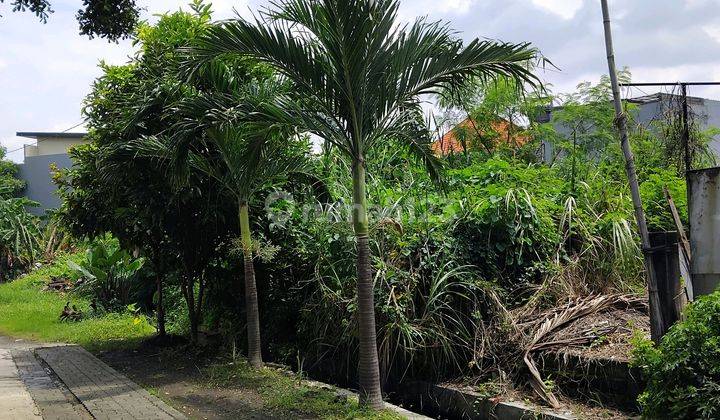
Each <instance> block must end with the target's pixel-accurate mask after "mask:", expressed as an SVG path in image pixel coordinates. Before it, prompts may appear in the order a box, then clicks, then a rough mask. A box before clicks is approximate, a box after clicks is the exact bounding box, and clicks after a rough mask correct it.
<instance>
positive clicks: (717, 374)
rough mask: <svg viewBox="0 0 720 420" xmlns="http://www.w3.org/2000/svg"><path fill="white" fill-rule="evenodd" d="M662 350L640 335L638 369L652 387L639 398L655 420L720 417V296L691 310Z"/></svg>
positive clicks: (666, 338)
mask: <svg viewBox="0 0 720 420" xmlns="http://www.w3.org/2000/svg"><path fill="white" fill-rule="evenodd" d="M685 316H686V319H685V321H683V322H681V323H678V324H676V325H674V326H673V327H672V328H670V331H668V333H667V334H666V335H665V336H664V337H663V339H662V341H661V343H660V345H659V346H657V347H656V346H654V345H653V344H652V342H651V341H650V340H648V339H647V338H644V337H642V336H641V335H639V334H636V335H635V337H634V338H633V344H634V347H635V348H634V350H633V361H632V363H633V365H635V366H638V367H640V368H642V369H643V372H644V374H645V376H646V378H647V388H646V389H645V392H643V393H642V394H641V395H640V397H639V402H640V405H641V406H642V410H643V415H644V416H646V417H649V418H676V419H680V418H682V419H686V418H718V416H720V292H715V293H713V294H711V295H709V296H704V297H701V298H699V299H698V300H696V301H695V302H694V303H692V304H691V305H690V306H689V307H688V308H687V310H686V312H685Z"/></svg>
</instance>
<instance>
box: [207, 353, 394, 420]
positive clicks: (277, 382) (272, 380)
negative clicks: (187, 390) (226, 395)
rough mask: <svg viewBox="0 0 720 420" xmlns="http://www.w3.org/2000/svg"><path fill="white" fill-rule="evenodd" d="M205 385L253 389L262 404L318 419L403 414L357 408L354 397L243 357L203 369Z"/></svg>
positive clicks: (390, 418)
mask: <svg viewBox="0 0 720 420" xmlns="http://www.w3.org/2000/svg"><path fill="white" fill-rule="evenodd" d="M204 373H205V374H206V375H207V377H208V382H209V385H211V386H215V387H239V388H250V389H254V390H256V391H257V392H258V393H259V394H260V396H261V397H262V399H263V403H264V405H265V406H266V407H268V408H270V409H273V410H277V411H281V412H285V413H295V414H306V415H307V414H309V415H314V416H317V417H319V418H321V419H380V420H394V419H403V418H404V417H402V416H400V415H398V414H396V413H394V412H391V411H388V410H382V411H374V410H368V409H363V408H360V407H359V406H358V404H357V401H352V400H349V399H346V398H341V397H338V396H337V395H336V394H335V393H334V392H331V391H330V390H327V389H323V388H318V387H314V386H310V385H308V384H307V383H305V382H304V381H301V380H300V378H299V377H298V378H293V377H292V376H289V375H288V374H286V373H283V372H281V371H278V370H276V369H272V368H263V369H261V370H256V369H252V368H251V367H250V365H249V364H248V363H247V361H245V360H242V359H241V360H237V361H233V362H231V361H226V362H218V363H214V364H212V365H210V366H209V367H207V368H206V369H205V372H204Z"/></svg>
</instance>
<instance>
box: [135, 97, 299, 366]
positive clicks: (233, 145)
mask: <svg viewBox="0 0 720 420" xmlns="http://www.w3.org/2000/svg"><path fill="white" fill-rule="evenodd" d="M210 105H214V106H217V105H221V102H220V101H218V100H217V97H216V98H213V99H209V96H203V95H199V96H196V97H194V98H191V99H189V100H188V101H187V102H185V103H184V104H183V105H182V112H184V115H185V118H186V121H188V122H186V124H189V121H191V120H193V117H192V115H193V114H192V112H200V114H197V115H196V117H195V119H194V120H195V121H196V122H197V126H195V129H197V128H198V127H203V126H204V127H205V130H204V132H203V134H202V135H203V137H204V139H205V140H206V141H208V142H209V143H207V142H203V143H204V145H203V146H200V147H199V148H200V149H203V150H204V152H205V153H203V154H201V153H198V152H197V151H193V150H190V149H188V148H186V146H188V145H183V144H178V141H177V138H176V139H174V140H170V139H168V138H166V137H165V138H158V137H146V138H143V139H139V140H136V141H133V142H130V143H129V144H128V145H126V146H125V148H126V149H127V150H130V151H132V152H133V153H137V154H142V155H144V156H148V157H155V158H160V159H163V160H166V161H167V160H170V161H174V162H173V163H172V164H171V166H175V165H177V166H175V168H174V169H173V172H176V174H175V175H176V176H177V178H176V182H177V181H178V180H182V179H184V176H185V175H186V174H182V169H179V168H178V166H183V167H185V168H186V169H190V170H197V171H201V172H202V173H205V174H206V175H208V176H209V177H210V178H212V179H213V180H214V181H215V182H217V183H218V185H219V186H220V187H221V188H222V189H224V190H226V191H227V192H228V193H229V194H230V195H232V196H233V197H234V199H235V201H236V203H237V209H238V222H239V226H240V241H239V248H240V250H241V251H242V254H243V262H244V277H245V310H246V316H247V340H248V360H249V362H250V364H251V365H252V366H253V367H255V368H260V367H262V366H263V360H262V353H261V338H260V312H259V305H258V297H257V283H256V281H255V265H254V262H253V251H254V249H255V246H254V244H253V239H252V231H251V224H250V203H251V202H252V200H253V198H254V197H255V195H256V194H257V193H258V192H260V191H263V190H267V189H268V188H271V187H273V186H275V185H278V184H279V183H282V182H283V181H285V180H287V179H288V178H289V177H291V176H293V175H297V174H302V173H303V172H304V171H305V168H306V164H307V159H306V156H305V154H304V151H303V146H302V144H301V142H296V141H293V140H288V136H287V135H285V134H284V133H282V132H279V131H277V130H273V131H267V130H258V129H257V128H255V127H252V126H249V125H245V124H241V123H228V121H224V122H221V121H219V120H217V121H216V124H217V125H216V127H210V126H209V125H208V122H207V121H203V118H207V117H208V115H209V114H210V113H212V112H218V113H221V114H223V115H224V116H226V115H227V111H228V110H227V109H225V110H223V109H220V108H217V107H209V106H210ZM207 107H209V108H207ZM203 109H204V111H203ZM187 128H188V127H187V125H186V126H185V127H184V128H180V125H178V129H179V130H183V129H187ZM181 137H182V136H181ZM195 146H197V145H195ZM207 146H210V147H207ZM178 164H179V165H178ZM178 174H179V176H178Z"/></svg>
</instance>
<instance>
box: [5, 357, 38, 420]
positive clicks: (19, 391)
mask: <svg viewBox="0 0 720 420" xmlns="http://www.w3.org/2000/svg"><path fill="white" fill-rule="evenodd" d="M0 419H3V420H4V419H23V420H24V419H30V420H32V419H42V417H40V411H39V410H38V408H37V406H36V405H35V403H34V402H33V399H32V397H31V396H30V393H29V392H28V391H27V389H26V388H25V385H24V384H23V382H22V380H21V379H20V374H19V372H18V370H17V368H16V367H15V362H13V359H12V356H11V354H10V351H9V350H4V349H0Z"/></svg>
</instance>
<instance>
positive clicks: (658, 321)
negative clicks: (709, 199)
mask: <svg viewBox="0 0 720 420" xmlns="http://www.w3.org/2000/svg"><path fill="white" fill-rule="evenodd" d="M601 3H602V13H603V25H604V29H605V49H606V51H607V61H608V71H609V73H610V83H611V85H612V92H613V103H614V105H615V123H616V125H617V127H618V130H619V131H620V146H621V147H622V151H623V155H624V157H625V172H626V173H627V177H628V182H629V184H630V194H631V196H632V201H633V207H634V208H635V220H636V221H637V225H638V230H639V232H640V240H641V243H642V250H643V259H644V261H645V271H646V273H647V285H648V298H649V300H650V335H651V337H652V339H653V341H654V342H656V343H657V342H659V341H660V337H662V335H663V334H664V332H665V331H664V324H663V319H662V312H661V311H660V298H659V295H658V290H657V279H656V278H655V271H654V269H653V263H652V258H651V256H650V253H649V251H650V235H649V234H648V230H647V224H646V223H645V213H644V212H643V207H642V201H641V200H640V188H639V187H638V180H637V173H636V171H635V162H634V159H633V154H632V150H630V143H629V142H628V134H627V117H626V115H625V113H624V112H623V109H622V102H621V100H620V88H619V87H618V80H617V71H616V69H615V54H614V52H613V44H612V33H611V32H610V12H609V10H608V2H607V0H601Z"/></svg>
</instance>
